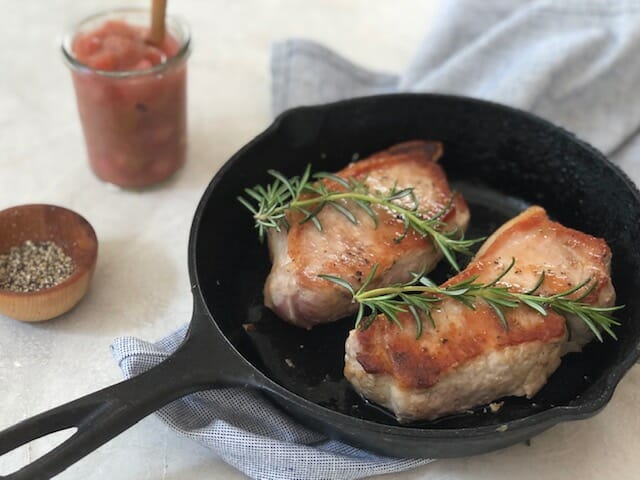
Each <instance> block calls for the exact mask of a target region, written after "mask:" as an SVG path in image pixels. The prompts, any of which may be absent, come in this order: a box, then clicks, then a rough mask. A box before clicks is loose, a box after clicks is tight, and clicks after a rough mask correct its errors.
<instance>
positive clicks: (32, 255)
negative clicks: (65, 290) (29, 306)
mask: <svg viewBox="0 0 640 480" xmlns="http://www.w3.org/2000/svg"><path fill="white" fill-rule="evenodd" d="M74 268H75V265H74V263H73V259H72V258H71V257H69V256H68V255H67V254H65V253H64V251H63V250H62V248H60V246H59V245H57V244H55V243H54V242H32V241H31V240H28V241H26V242H25V243H23V244H22V245H19V246H17V247H13V248H11V250H9V252H8V253H5V254H3V255H0V289H4V290H11V291H14V292H35V291H38V290H43V289H45V288H51V287H54V286H56V285H58V284H59V283H60V282H62V281H63V280H65V279H66V278H67V277H69V275H71V273H72V272H73V269H74Z"/></svg>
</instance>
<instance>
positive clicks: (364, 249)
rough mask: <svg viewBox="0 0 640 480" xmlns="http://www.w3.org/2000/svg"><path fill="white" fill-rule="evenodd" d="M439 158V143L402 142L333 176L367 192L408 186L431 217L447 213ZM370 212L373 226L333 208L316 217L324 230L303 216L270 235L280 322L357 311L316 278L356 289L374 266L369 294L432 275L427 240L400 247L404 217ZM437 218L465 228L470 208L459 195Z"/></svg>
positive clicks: (272, 304) (271, 284) (273, 300)
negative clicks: (351, 180)
mask: <svg viewBox="0 0 640 480" xmlns="http://www.w3.org/2000/svg"><path fill="white" fill-rule="evenodd" d="M441 154H442V145H441V144H440V143H439V142H424V141H412V142H406V143H400V144H398V145H395V146H393V147H391V148H389V149H388V150H384V151H382V152H379V153H376V154H374V155H372V156H370V157H369V158H367V159H365V160H361V161H359V162H356V163H353V164H351V165H349V166H348V167H347V168H345V169H344V170H342V171H340V172H338V175H339V176H340V177H342V178H356V179H358V180H362V181H364V182H365V183H366V185H367V186H368V188H369V190H370V191H372V192H373V191H376V190H378V191H389V190H391V189H392V188H394V187H396V188H398V189H402V188H408V187H413V188H414V193H415V195H416V198H417V199H418V202H419V205H420V209H421V210H423V211H425V212H427V215H429V216H431V215H436V214H437V213H439V212H440V211H442V210H443V209H444V208H446V207H447V205H448V203H449V202H450V201H451V195H452V192H451V190H450V188H449V185H448V183H447V177H446V176H445V174H444V171H443V170H442V167H440V165H439V164H438V163H436V162H437V160H438V158H439V157H440V156H441ZM334 183H335V182H334ZM327 186H328V188H330V189H332V190H339V189H341V188H342V187H340V186H339V185H337V184H334V185H327ZM407 201H410V200H408V198H407ZM374 209H375V210H376V212H377V214H378V218H379V224H378V227H377V228H376V227H375V224H374V222H373V220H372V219H371V218H370V217H369V216H367V214H366V213H365V212H364V211H362V210H361V209H360V208H359V207H357V206H354V205H352V208H351V210H352V211H353V213H354V214H355V215H356V217H357V219H358V224H357V225H354V224H353V223H351V222H349V221H348V220H347V219H346V218H345V217H344V216H342V215H341V214H340V213H338V212H337V211H335V210H334V209H332V208H325V209H323V210H322V211H321V212H320V214H319V215H318V219H319V220H320V222H321V223H322V225H323V227H324V228H323V230H322V231H318V230H317V229H316V227H315V226H314V225H313V224H312V223H311V222H307V223H304V224H300V217H295V216H294V215H290V217H289V218H288V221H289V224H290V228H289V230H288V231H286V230H285V231H282V232H276V231H273V230H272V231H270V232H269V249H270V252H271V258H272V261H273V266H272V269H271V273H270V274H269V276H268V278H267V281H266V284H265V288H264V299H265V305H267V307H269V308H270V309H272V310H273V311H274V312H276V314H278V316H280V317H281V318H282V319H284V320H286V321H288V322H291V323H293V324H295V325H298V326H300V327H305V328H311V327H313V326H314V325H317V324H320V323H327V322H331V321H334V320H337V319H339V318H342V317H344V316H347V315H349V314H352V313H354V312H355V310H356V309H357V305H355V304H354V303H353V302H352V301H351V297H350V295H349V294H348V292H346V291H345V290H344V289H343V288H341V287H339V286H338V285H335V284H333V283H331V282H329V281H328V280H324V279H322V278H320V277H318V275H319V274H327V273H330V274H332V275H338V276H340V277H342V278H344V279H345V280H347V281H348V282H350V283H351V284H352V285H353V286H355V287H358V286H359V285H361V284H362V281H363V280H364V279H365V277H366V275H367V273H368V272H369V271H370V270H371V268H372V266H373V265H374V264H378V269H377V274H376V277H375V278H374V279H373V281H372V283H371V286H372V288H373V287H376V286H382V285H385V284H389V283H395V282H399V281H406V280H408V279H409V278H410V275H411V272H416V271H420V270H422V269H423V268H426V271H430V270H432V269H433V267H434V266H435V265H436V264H437V263H438V261H439V260H440V258H441V257H442V254H441V253H440V252H439V251H438V250H437V249H435V248H434V246H433V244H432V242H431V240H430V239H429V238H425V237H422V236H420V235H418V234H417V233H415V232H414V231H410V232H409V234H408V235H407V236H406V237H405V238H404V239H403V240H402V241H400V242H398V241H397V239H398V238H399V237H401V235H402V233H403V231H404V224H403V221H402V219H401V218H397V217H396V216H395V215H394V214H393V212H391V211H388V210H386V209H384V208H377V207H374ZM442 220H443V221H445V222H446V223H447V224H448V225H447V227H446V228H445V229H444V230H445V231H449V229H450V230H453V229H454V228H458V229H459V230H461V231H464V230H465V229H466V227H467V223H468V222H469V209H468V207H467V205H466V203H465V201H464V199H463V198H462V196H460V195H458V194H456V196H455V199H454V200H453V203H452V206H451V208H450V209H449V211H448V212H447V213H446V215H445V216H444V217H443V218H442Z"/></svg>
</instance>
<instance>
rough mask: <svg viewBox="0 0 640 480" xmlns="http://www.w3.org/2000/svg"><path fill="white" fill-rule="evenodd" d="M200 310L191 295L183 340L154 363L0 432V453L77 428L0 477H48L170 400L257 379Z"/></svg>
mask: <svg viewBox="0 0 640 480" xmlns="http://www.w3.org/2000/svg"><path fill="white" fill-rule="evenodd" d="M195 293H196V295H195V298H198V297H199V295H198V294H197V292H195ZM204 312H205V309H204V308H202V307H201V303H200V302H197V301H196V302H195V305H194V315H193V319H192V321H191V325H190V328H189V330H188V332H187V336H186V338H185V340H184V342H183V343H182V345H181V346H180V347H179V348H178V350H177V351H176V352H175V353H174V354H172V355H171V356H169V357H168V358H167V359H166V360H164V361H163V362H162V363H160V364H159V365H157V366H156V367H153V368H151V369H150V370H147V371H146V372H143V373H140V374H139V375H138V376H136V377H133V378H131V379H129V380H125V381H123V382H120V383H118V384H115V385H112V386H110V387H107V388H105V389H103V390H100V391H98V392H95V393H91V394H89V395H86V396H84V397H82V398H79V399H77V400H74V401H72V402H69V403H67V404H64V405H61V406H59V407H57V408H54V409H52V410H49V411H46V412H43V413H41V414H39V415H36V416H34V417H31V418H29V419H27V420H24V421H22V422H20V423H18V424H16V425H14V426H12V427H9V428H7V429H5V430H4V431H2V432H0V456H2V455H4V454H7V453H9V452H11V451H13V450H15V449H16V448H19V447H21V446H23V445H25V444H27V443H29V442H32V441H34V440H36V439H38V438H41V437H44V436H47V435H49V434H52V433H55V432H60V431H63V430H66V429H70V428H77V431H76V432H75V433H74V434H73V435H71V437H69V438H68V439H67V440H65V441H64V442H62V443H61V444H60V445H58V446H57V447H55V448H54V449H53V450H51V451H50V452H48V453H46V454H45V455H44V456H42V457H40V458H38V459H36V460H34V461H32V462H31V463H29V464H28V465H26V466H24V467H23V468H21V469H20V470H18V471H17V472H14V473H12V474H9V475H6V476H0V478H3V479H7V480H9V479H10V480H34V479H40V478H42V479H45V478H51V477H52V476H54V475H57V474H58V473H60V472H62V471H63V470H65V469H66V468H68V467H69V466H70V465H72V464H73V463H75V462H77V461H78V460H80V459H81V458H82V457H84V456H85V455H87V454H89V453H90V452H92V451H93V450H95V449H96V448H98V447H100V446H101V445H103V444H104V443H106V442H108V441H109V440H111V439H112V438H113V437H115V436H116V435H118V434H120V433H121V432H123V431H124V430H126V429H128V428H129V427H131V426H132V425H134V424H136V423H137V422H139V421H140V420H142V419H143V418H144V417H146V416H147V415H149V414H150V413H153V412H154V411H156V410H158V409H159V408H161V407H163V406H164V405H166V404H167V403H169V402H171V401H173V400H176V399H178V398H180V397H183V396H185V395H187V394H189V393H193V392H197V391H201V390H206V389H209V388H213V387H215V386H231V385H238V386H248V385H253V384H254V383H259V380H260V379H259V378H258V377H259V376H258V375H256V373H257V372H256V371H255V369H253V368H252V367H251V366H250V365H249V364H248V363H247V362H246V361H245V360H243V359H241V358H240V356H239V355H238V354H237V353H236V351H235V349H234V348H233V347H232V346H231V345H230V344H229V342H228V341H227V340H226V339H225V338H224V336H223V335H222V333H221V332H220V330H219V329H218V328H217V327H216V326H215V324H214V323H213V321H212V320H211V318H210V317H209V316H208V315H207V314H206V313H204Z"/></svg>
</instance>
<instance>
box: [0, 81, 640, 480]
mask: <svg viewBox="0 0 640 480" xmlns="http://www.w3.org/2000/svg"><path fill="white" fill-rule="evenodd" d="M584 113H585V115H588V112H584ZM421 138H422V139H434V140H440V141H442V142H443V143H444V146H445V154H444V157H443V158H442V160H441V161H442V164H443V166H444V168H445V170H446V171H447V173H448V175H449V178H450V180H451V181H452V183H453V184H454V185H455V186H456V188H458V189H459V190H460V191H462V193H464V195H465V196H466V198H467V201H468V202H469V204H470V208H471V225H472V227H471V230H470V232H469V236H470V237H471V236H474V237H475V236H479V235H488V234H489V233H491V232H492V231H493V230H495V229H496V228H497V227H498V226H499V225H501V224H502V223H503V222H504V221H506V220H507V219H509V218H511V217H513V216H514V215H516V214H517V213H518V212H519V211H521V210H522V209H524V208H526V206H528V205H530V204H539V205H542V206H543V207H545V208H546V209H547V210H548V212H549V214H550V215H551V216H552V217H553V218H555V219H557V220H558V221H560V222H562V223H564V224H565V225H568V226H570V227H573V228H577V229H580V230H583V231H585V232H588V233H590V234H593V235H597V236H600V237H604V238H605V239H606V240H607V242H608V243H609V245H610V246H611V249H612V250H613V280H614V284H615V287H616V289H617V292H618V303H622V304H626V308H625V309H624V310H622V311H621V312H620V313H619V315H618V318H619V319H620V320H621V321H622V326H621V327H619V328H618V329H617V330H616V331H617V333H618V336H619V338H620V339H619V340H618V341H617V342H615V341H611V340H607V341H606V342H605V343H604V344H597V343H594V344H591V345H590V346H589V347H587V348H586V349H585V351H584V352H583V353H581V354H572V355H569V356H567V357H565V358H564V360H563V362H562V365H561V366H560V368H559V369H558V370H557V372H556V373H554V375H553V376H552V377H551V378H550V379H549V382H548V384H547V385H546V386H545V388H543V390H542V391H541V392H540V393H539V394H538V395H536V397H535V398H534V399H533V400H526V399H520V398H507V399H506V402H505V404H504V407H503V408H502V409H501V410H500V411H499V412H498V413H497V414H492V413H488V412H485V411H484V410H483V409H481V408H480V409H478V410H476V411H475V412H474V413H470V414H465V415H459V416H452V417H447V418H444V419H441V420H439V421H435V422H423V423H417V424H410V425H399V424H397V423H396V422H395V421H394V420H393V418H392V417H391V416H390V415H388V414H387V413H386V412H385V411H384V410H382V409H380V408H377V407H375V406H372V405H369V404H368V403H366V402H365V401H363V400H362V399H361V398H360V397H358V396H357V395H356V394H355V393H354V391H353V390H351V389H350V388H349V386H348V384H347V382H346V381H345V380H344V379H343V377H342V367H343V358H342V357H343V353H344V340H345V338H346V335H347V332H348V330H349V329H350V328H351V325H352V320H349V319H345V320H344V321H341V322H337V323H335V324H332V325H327V326H322V327H318V328H316V329H314V330H312V331H310V332H308V331H303V330H300V329H297V328H295V327H292V326H289V325H286V324H284V323H283V322H281V321H279V320H278V319H276V318H274V316H273V315H272V314H271V313H270V312H269V311H268V310H266V309H265V308H264V307H263V306H262V293H261V292H262V286H263V283H264V279H265V277H266V274H267V272H268V270H269V261H268V255H267V248H266V246H265V245H260V244H259V242H258V239H257V235H256V232H255V230H254V229H253V227H252V222H251V218H250V216H249V214H248V213H247V212H246V211H245V210H244V208H243V207H242V206H241V205H240V204H239V203H238V202H237V201H236V196H237V195H239V194H241V193H242V190H243V188H244V187H246V186H253V185H255V184H258V183H266V182H267V181H269V177H268V176H267V173H266V170H267V169H268V168H275V169H278V170H280V171H282V172H283V173H285V174H287V175H294V174H298V173H301V171H302V170H303V168H304V166H305V165H306V163H308V162H311V163H312V164H313V166H314V169H316V170H319V169H321V170H337V169H340V168H341V167H343V166H345V165H346V164H347V163H348V162H350V161H351V160H353V159H355V158H357V157H358V156H359V157H364V156H366V155H368V154H370V153H373V152H375V151H377V150H380V149H384V148H386V147H388V146H390V145H392V144H394V143H397V142H400V141H404V140H411V139H421ZM638 238H640V194H639V193H638V191H637V190H636V189H635V187H634V186H633V184H632V183H631V181H630V180H629V179H628V178H627V177H625V175H624V174H623V173H622V172H621V171H620V170H619V169H618V168H616V167H615V166H614V165H612V164H611V163H610V162H608V161H607V160H606V159H605V158H604V156H603V155H601V154H600V153H599V152H597V151H596V150H594V149H593V148H591V147H590V146H589V145H587V144H585V143H583V142H581V141H579V140H577V139H576V138H575V137H573V136H572V135H571V134H569V133H567V132H566V131H564V130H562V129H560V128H558V127H555V126H553V125H551V124H549V123H547V122H546V121H543V120H541V119H539V118H536V117H534V116H532V115H529V114H526V113H523V112H520V111H517V110H513V109H510V108H506V107H503V106H500V105H495V104H491V103H486V102H481V101H477V100H471V99H466V98H457V97H448V96H439V95H410V94H408V95H390V96H378V97H369V98H360V99H356V100H349V101H345V102H340V103H334V104H330V105H324V106H317V107H309V108H298V109H295V110H291V111H289V112H286V113H284V114H283V115H281V116H280V117H279V118H278V119H277V120H276V121H275V122H274V123H273V125H272V126H271V127H269V128H268V129H267V130H266V131H265V132H264V133H263V134H261V135H260V136H258V137H257V138H256V139H255V140H253V141H252V142H251V143H250V144H248V145H247V146H246V147H244V148H243V149H242V150H241V151H240V152H238V153H237V154H236V155H234V156H233V157H232V158H231V159H230V160H229V161H228V162H227V163H226V164H225V165H224V167H222V169H221V170H220V171H219V172H218V174H217V175H216V176H215V177H214V179H213V180H212V182H211V184H210V185H209V187H208V188H207V190H206V192H205V193H204V196H203V197H202V200H201V202H200V205H199V206H198V209H197V211H196V214H195V218H194V221H193V226H192V230H191V238H190V242H189V271H190V276H191V284H192V285H193V288H192V290H193V297H194V313H193V319H192V320H191V327H190V329H189V332H188V334H187V338H186V340H185V342H184V343H183V344H182V346H181V347H180V349H179V350H178V351H177V352H176V353H175V354H174V355H173V356H171V357H170V358H169V359H167V360H166V361H165V362H163V363H162V364H161V365H159V366H157V367H156V368H153V369H152V370H150V371H148V372H147V373H145V374H143V375H140V376H138V377H136V378H133V379H131V380H128V381H125V382H122V383H119V384H117V385H114V386H111V387H109V388H106V389H104V390H101V391H99V392H97V393H93V394H91V395H88V396H86V397H84V398H81V399H79V400H76V401H74V402H71V403H68V404H66V405H63V406H61V407H58V408H56V409H53V410H51V411H49V412H46V413H43V414H40V415H37V416H35V417H33V418H31V419H28V420H25V421H23V422H21V423H19V424H17V425H16V426H14V427H11V428H9V429H7V430H5V431H4V432H2V433H0V454H3V453H6V452H8V451H10V450H12V449H14V448H17V447H18V446H20V445H23V444H24V443H26V442H28V441H31V440H33V439H35V438H38V437H41V436H44V435H46V434H49V433H52V432H55V431H59V430H62V429H66V428H70V427H77V432H76V433H75V434H74V435H73V436H72V437H70V438H69V439H68V440H67V441H66V442H64V443H63V444H62V445H60V446H59V447H57V448H56V449H54V450H53V451H51V452H50V453H48V454H47V455H45V456H44V457H42V458H40V459H38V460H36V461H34V462H33V463H31V464H29V465H27V466H26V467H24V468H23V469H22V470H20V471H18V472H16V473H14V474H13V475H9V476H7V477H4V478H12V479H30V480H33V479H39V478H49V477H50V476H53V475H54V474H56V473H58V472H61V471H62V470H64V469H65V468H67V467H68V466H69V465H71V464H72V463H74V462H76V461H77V460H79V459H80V458H82V457H83V456H84V455H86V454H88V453H89V452H91V451H93V450H94V449H96V448H97V447H99V446H100V445H102V444H103V443H105V442H107V441H108V440H109V439H111V438H113V437H114V436H116V435H118V434H119V433H120V432H122V431H123V430H125V429H127V428H129V427H130V426H132V425H133V424H135V423H136V422H138V421H139V420H140V419H142V418H143V417H145V416H146V415H148V414H149V413H151V412H153V411H154V410H156V409H158V408H160V407H162V406H163V405H165V404H167V403H168V402H170V401H172V400H175V399H177V398H179V397H181V396H183V395H186V394H188V393H191V392H195V391H198V390H204V389H208V388H211V387H216V386H222V385H234V386H242V387H247V388H255V389H259V390H260V391H262V392H263V393H264V394H265V395H266V396H267V397H268V399H269V400H271V401H273V402H275V403H276V404H278V405H280V406H281V407H282V408H284V409H286V411H287V412H289V413H290V414H291V415H293V416H295V417H296V418H298V419H299V420H300V421H301V422H303V423H304V424H306V425H308V426H310V427H312V428H315V429H317V430H320V431H323V432H325V433H326V434H327V435H329V436H331V437H334V438H338V439H341V440H344V441H346V442H348V443H350V444H353V445H356V446H359V447H363V448H366V449H370V450H372V451H375V452H378V453H381V454H385V455H391V456H411V457H419V456H425V457H426V456H429V457H459V456H465V455H473V454H477V453H482V452H488V451H491V450H496V449H499V448H502V447H506V446H508V445H512V444H514V443H517V442H521V441H523V440H526V439H528V438H530V437H531V436H533V435H536V434H538V433H540V432H542V431H543V430H545V429H547V428H549V427H551V426H553V425H555V424H556V423H558V422H560V421H564V420H574V419H579V418H585V417H589V416H591V415H594V414H595V413H596V412H597V411H599V410H600V409H601V408H603V407H604V406H605V404H606V403H607V402H608V400H609V399H610V398H611V395H612V393H613V390H614V388H615V386H616V385H617V383H618V382H619V380H620V379H621V377H622V376H623V375H624V373H625V372H626V371H627V370H628V369H629V368H630V366H631V365H632V364H633V362H634V361H635V360H636V359H637V358H638V356H639V349H640V296H638V295H637V292H638V290H639V289H640V251H639V250H638V247H637V239H638ZM328 273H330V272H328ZM447 273H448V272H447V271H446V267H443V268H441V269H440V271H439V272H436V273H435V274H434V275H435V277H436V278H439V279H442V278H444V276H445V275H446V274H447ZM248 323H251V324H254V325H253V326H252V327H250V328H248V329H247V328H245V327H246V325H245V324H248ZM243 325H245V326H243Z"/></svg>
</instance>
